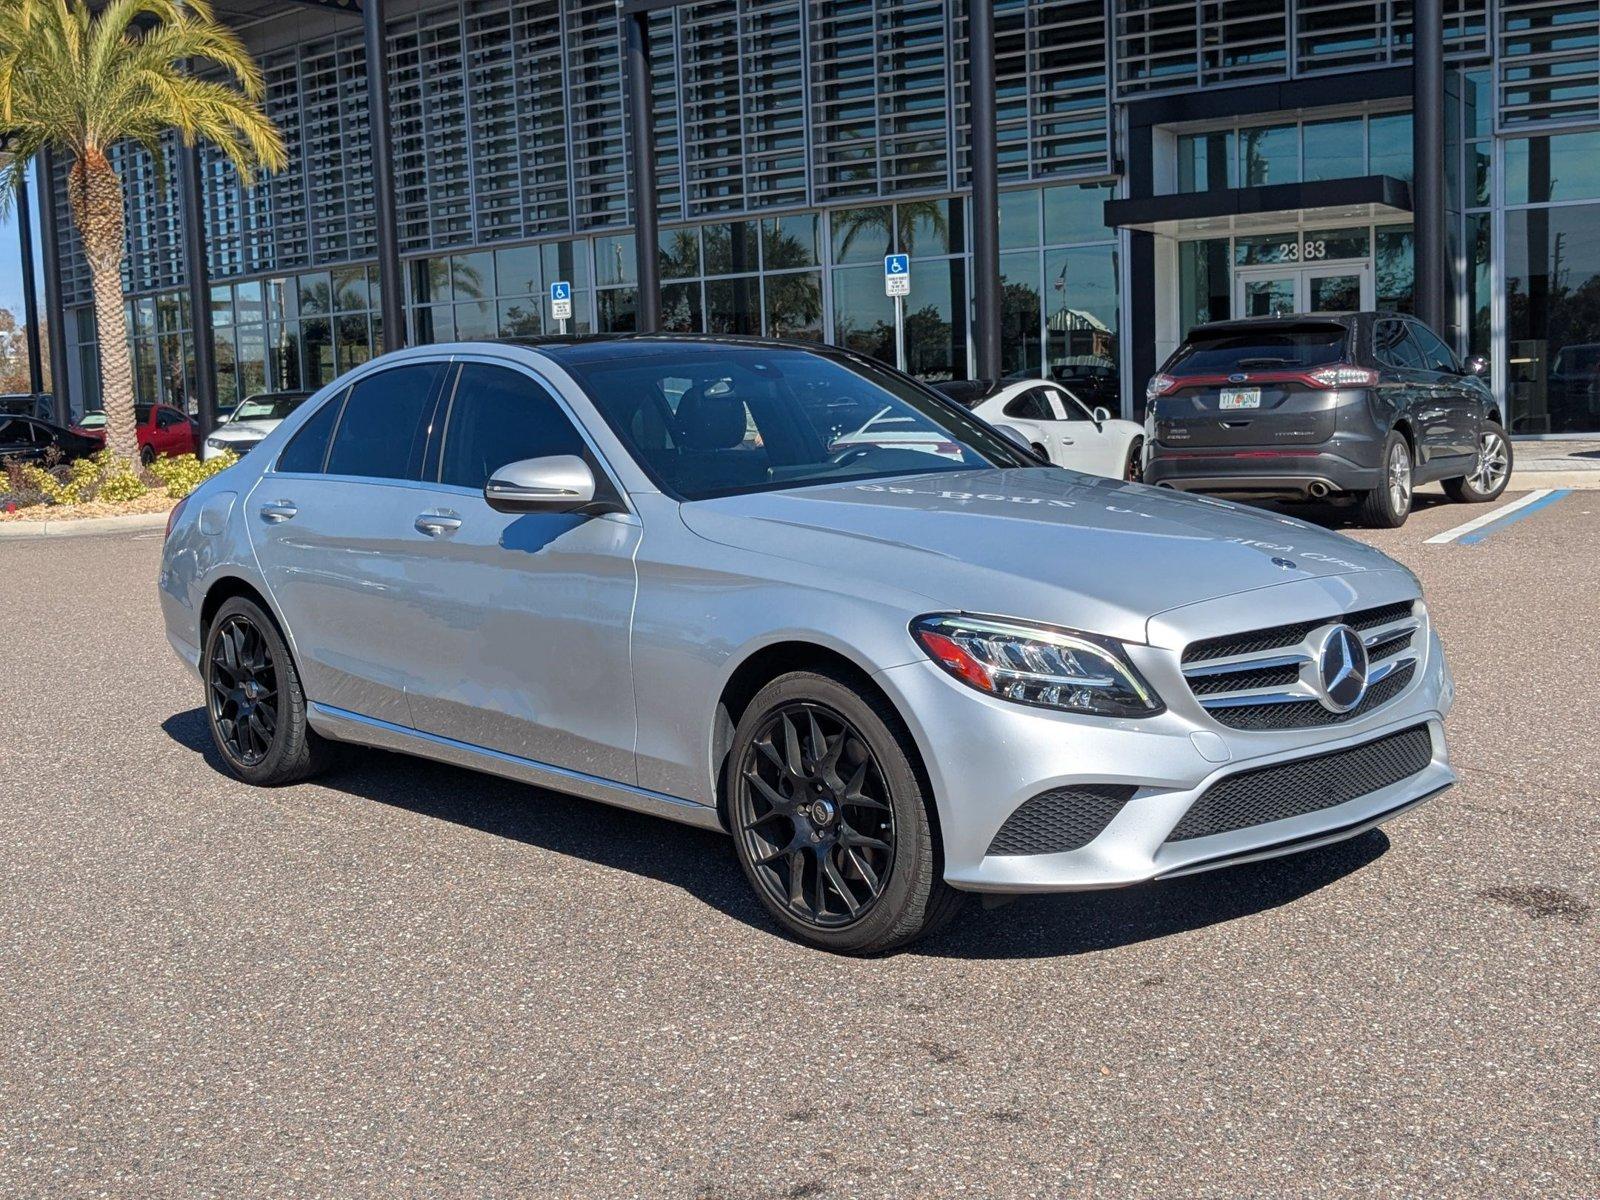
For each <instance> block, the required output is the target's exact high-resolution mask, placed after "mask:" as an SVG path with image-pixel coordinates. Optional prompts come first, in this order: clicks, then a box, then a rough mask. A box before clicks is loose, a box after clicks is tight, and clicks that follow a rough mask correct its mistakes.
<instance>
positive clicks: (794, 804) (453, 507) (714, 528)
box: [160, 337, 1455, 953]
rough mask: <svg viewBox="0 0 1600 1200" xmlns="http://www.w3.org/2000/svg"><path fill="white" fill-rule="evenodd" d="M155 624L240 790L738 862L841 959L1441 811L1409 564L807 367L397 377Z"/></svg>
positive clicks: (210, 485)
mask: <svg viewBox="0 0 1600 1200" xmlns="http://www.w3.org/2000/svg"><path fill="white" fill-rule="evenodd" d="M160 593H161V602H162V607H163V611H164V614H165V619H166V626H167V636H168V638H169V639H170V640H171V642H172V645H173V647H174V648H175V649H176V650H177V652H178V653H179V655H181V656H182V658H183V659H184V661H186V662H187V663H189V665H190V666H191V667H193V668H194V669H195V670H196V671H197V672H198V674H199V675H200V677H201V680H202V682H203V685H204V693H205V706H206V712H207V713H208V714H209V718H210V724H211V730H212V734H213V736H214V737H215V740H216V745H217V750H218V752H219V753H220V755H221V758H222V760H223V762H224V763H226V764H227V766H228V768H229V769H230V770H231V771H233V772H234V773H235V774H237V775H238V776H239V777H241V778H242V779H245V780H247V781H249V782H251V783H256V784H263V785H271V784H282V783H288V782H291V781H294V780H298V779H304V778H306V777H307V776H308V775H310V774H311V773H312V772H313V771H315V770H316V769H317V768H318V767H319V766H320V765H321V764H322V763H323V762H324V761H325V760H326V758H327V754H328V751H329V748H330V746H329V744H330V743H332V742H350V743H357V744H360V745H367V746H381V747H384V748H386V749H391V750H400V751H405V752H408V753H412V754H418V755H423V756H426V757H428V758H434V759H440V760H443V761H446V762H451V763H457V764H460V765H462V766H467V767H472V768H475V769H478V770H483V771H489V772H493V773H495V774H499V775H505V776H510V777H511V778H514V779H520V780H525V781H527V782H529V783H534V784H539V785H542V786H546V787H550V788H555V789H559V790H562V791H565V792H571V793H575V794H577V795H580V796H586V797H589V798H591V799H595V800H601V801H605V802H608V803H611V804H618V805H623V806H625V807H628V808H634V809H639V810H642V811H644V812H649V813H655V814H658V815H660V816H665V817H670V818H672V819H675V820H680V821H686V822H689V823H691V824H696V825H702V826H706V827H708V828H715V829H723V830H726V831H728V832H729V833H730V834H731V835H732V838H733V843H734V846H735V849H736V853H737V856H738V859H739V862H740V865H741V866H742V868H743V870H744V873H745V874H746V876H748V878H749V881H750V883H751V885H752V886H753V887H754V889H755V892H756V894H757V895H758V896H759V897H760V899H761V902H762V903H763V904H764V905H765V906H766V907H767V909H768V910H769V911H770V912H771V913H772V915H773V916H774V918H775V919H776V920H777V921H778V922H779V923H780V924H781V925H782V926H783V927H784V928H785V929H787V930H789V931H790V932H791V933H793V934H795V935H797V936H799V937H802V938H805V939H807V940H809V941H812V942H814V943H816V944H818V945H821V946H826V947H829V948H832V949H835V950H840V951H848V952H857V953H867V952H875V951H882V950H887V949H890V948H892V947H895V946H898V945H902V944H904V943H906V942H908V941H910V940H911V939H913V938H915V937H917V936H918V935H919V934H921V933H924V932H926V931H928V930H929V929H931V928H933V927H935V926H936V925H938V924H939V923H940V922H942V921H943V920H945V919H946V918H948V917H949V916H950V915H951V914H952V913H953V912H954V911H955V910H956V908H957V906H958V901H959V899H960V898H961V896H962V895H963V894H964V893H967V892H990V893H1007V892H1031V891H1055V890H1065V889H1078V888H1105V887H1115V886H1119V885H1124V884H1131V883H1138V882H1140V881H1144V880H1150V879H1158V878H1164V877H1167V876H1172V875H1181V874H1185V873H1188V872H1193V871H1202V870H1207V869H1210V868H1213V867H1221V866H1226V865H1228V864H1232V863H1239V862H1244V861H1248V860H1251V859H1258V858H1265V857H1268V856H1272V855H1278V854H1285V853H1289V852H1291V851H1295V850H1300V849H1304V848H1306V847H1310V846H1317V845H1321V844H1323V843H1327V842H1332V841H1335V840H1337V839H1340V838H1346V837H1350V836H1352V835H1354V834H1357V833H1360V832H1362V831H1363V830H1366V829H1369V828H1371V827H1372V826H1374V825H1376V824H1378V823H1379V822H1381V821H1384V820H1387V819H1388V818H1390V817H1392V816H1394V815H1395V814H1396V813H1399V812H1401V811H1403V810H1405V809H1407V808H1410V807H1412V806H1413V805H1416V804H1418V803H1420V802H1422V801H1423V800H1426V799H1427V798H1429V797H1431V796H1433V795H1435V794H1437V793H1438V792H1440V791H1441V790H1443V789H1444V788H1446V787H1448V786H1449V785H1450V784H1451V783H1452V782H1453V780H1454V778H1455V777H1454V775H1453V774H1452V772H1451V770H1450V767H1449V765H1448V760H1447V754H1446V748H1445V739H1444V729H1443V718H1444V716H1445V714H1446V713H1447V712H1448V711H1449V709H1450V706H1451V702H1452V700H1453V698H1454V686H1453V684H1452V682H1451V677H1450V673H1449V670H1448V668H1447V667H1446V665H1445V661H1444V655H1443V652H1442V651H1441V649H1440V645H1439V639H1438V637H1437V635H1436V634H1435V632H1434V630H1433V627H1432V624H1431V622H1430V621H1429V617H1428V610H1427V607H1426V605H1425V604H1424V602H1423V599H1422V596H1421V594H1420V591H1419V589H1418V585H1417V580H1416V578H1415V577H1414V576H1413V575H1412V574H1411V573H1410V572H1409V571H1407V570H1406V569H1405V568H1403V567H1401V566H1399V565H1398V564H1396V563H1395V562H1393V561H1392V560H1391V559H1389V558H1387V557H1386V556H1384V555H1383V554H1381V553H1379V552H1378V551H1376V550H1373V549H1370V548H1368V547H1365V546H1362V545H1360V544H1358V543H1356V542H1353V541H1350V540H1348V539H1346V538H1344V537H1341V536H1338V535H1336V534H1332V533H1328V532H1324V531H1322V530H1319V529H1316V528H1314V527H1312V526H1310V525H1307V524H1305V523H1304V522H1301V521H1298V520H1294V519H1291V518H1288V517H1281V516H1276V515H1273V514H1270V513H1265V512H1260V511H1256V510H1253V509H1248V508H1242V507H1239V506H1237V505H1234V504H1231V503H1226V502H1222V501H1217V500H1210V499H1205V498H1198V497H1192V496H1186V495H1181V494H1178V493H1176V492H1168V491H1160V490H1155V489H1152V488H1148V487H1144V486H1141V485H1138V484H1129V483H1123V482H1120V481H1116V480H1110V479H1099V478H1091V477H1089V476H1084V475H1078V474H1074V473H1072V472H1069V471H1064V470H1061V469H1058V468H1055V467H1049V466H1045V465H1042V464H1041V463H1040V462H1039V460H1038V459H1036V458H1035V457H1033V455H1032V454H1031V453H1030V452H1029V451H1027V450H1025V449H1023V448H1021V447H1018V446H1016V445H1014V444H1013V443H1012V442H1011V441H1010V440H1008V439H1007V437H1005V436H1002V435H1001V433H1000V432H999V431H997V430H996V429H994V428H993V427H991V426H988V425H986V424H984V423H983V422H981V421H979V420H978V419H977V418H975V417H973V416H972V415H971V414H970V413H968V412H967V411H965V410H964V409H963V408H961V407H960V406H958V405H956V404H954V403H953V402H951V401H949V400H947V399H945V398H943V397H942V396H940V395H938V394H937V393H935V392H933V391H930V390H929V389H927V388H925V387H923V386H922V385H921V384H918V383H916V382H914V381H912V380H910V379H908V378H906V377H905V376H902V375H900V374H898V373H896V372H894V371H891V370H888V369H886V368H885V367H883V366H881V365H880V364H878V363H876V362H873V361H871V360H868V359H864V358H860V357H857V356H855V355H853V354H850V353H848V352H846V351H843V350H838V349H833V348H828V347H822V346H799V345H792V344H785V343H778V342H756V341H745V340H717V339H710V338H667V337H632V338H610V339H579V340H570V341H568V340H563V341H552V342H548V343H530V344H512V343H481V344H480V343H471V344H458V345H438V346H429V347H426V348H418V349H414V350H407V351H402V352H399V353H396V354H391V355H387V356H385V357H383V358H379V359H377V360H375V361H373V362H371V363H368V364H366V365H365V366H363V367H361V368H359V369H358V370H356V371H353V372H351V373H350V374H348V375H346V376H344V377H343V378H342V379H340V380H338V381H337V382H336V383H334V384H332V385H330V386H329V387H326V388H324V389H323V390H322V391H321V392H319V393H318V394H317V395H315V396H314V397H313V398H312V399H311V400H309V401H307V402H306V403H305V404H304V405H302V406H301V407H300V408H299V409H298V410H296V411H295V412H294V413H293V414H292V415H291V416H290V417H289V418H288V419H287V420H285V421H284V422H283V424H282V425H281V426H280V427H279V428H278V429H276V430H274V431H273V432H272V433H270V434H268V435H267V437H266V439H265V440H264V441H263V443H262V444H261V446H260V448H259V449H258V450H257V451H256V452H255V453H252V454H251V455H250V456H249V458H248V459H246V460H244V461H242V462H240V463H239V464H237V465H235V466H233V467H231V468H229V469H228V470H226V471H224V472H222V473H221V474H219V475H217V476H216V477H214V478H213V479H211V480H209V481H208V482H207V483H205V484H204V485H202V486H201V487H200V488H199V489H198V490H197V491H196V492H195V493H194V494H193V495H192V496H190V497H189V499H188V500H187V501H186V502H184V503H182V504H180V505H179V506H178V508H177V509H176V510H174V512H173V515H172V520H171V522H170V524H169V527H168V533H167V541H166V548H165V553H164V555H163V558H162V564H161V577H160Z"/></svg>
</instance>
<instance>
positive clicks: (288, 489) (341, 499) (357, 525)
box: [246, 473, 425, 726]
mask: <svg viewBox="0 0 1600 1200" xmlns="http://www.w3.org/2000/svg"><path fill="white" fill-rule="evenodd" d="M424 504H425V494H423V493H419V492H418V491H417V488H416V485H414V484H406V483H399V482H394V483H385V482H382V481H378V480H335V479H318V478H313V477H307V476H292V475H277V474H272V473H269V474H267V475H265V476H263V477H262V479H261V481H260V483H258V484H257V485H256V487H255V488H254V489H253V491H252V493H251V495H250V499H249V505H248V508H247V509H246V514H247V520H248V523H249V528H250V531H251V535H252V537H253V539H254V542H255V549H256V558H257V560H258V561H259V562H260V564H261V569H262V573H263V574H264V576H265V577H266V581H267V587H268V589H269V590H270V591H271V593H272V598H273V600H274V601H275V602H276V603H277V605H278V610H279V612H280V613H282V614H283V617H284V620H285V622H286V623H287V624H288V626H289V630H290V634H291V636H292V638H293V640H294V649H295V660H296V661H297V662H298V663H299V665H300V670H301V674H302V676H303V678H304V682H305V690H306V697H307V698H308V699H311V700H315V701H317V702H319V703H322V704H331V705H333V706H334V707H336V708H343V709H348V710H349V711H351V712H356V713H360V714H361V715H363V716H367V717H376V718H377V719H379V720H382V721H390V722H393V723H394V724H396V725H406V726H409V725H412V724H414V722H413V720H412V714H411V708H410V705H409V703H408V701H407V699H406V689H407V685H408V683H409V682H410V680H411V678H412V666H413V658H412V655H411V653H410V650H409V648H410V647H412V646H414V645H415V644H416V642H417V639H418V638H419V637H420V636H422V635H423V634H424V632H425V630H424V627H423V626H422V625H421V624H420V622H419V620H418V616H419V614H418V613H417V610H416V606H415V604H414V603H413V602H412V601H411V600H410V599H409V596H410V595H411V593H412V590H413V588H414V586H415V582H414V577H415V576H416V574H417V573H418V570H419V568H420V564H419V563H418V562H417V561H416V560H415V557H414V551H415V550H416V549H417V547H416V545H415V544H414V543H415V540H416V539H415V537H414V535H413V536H411V537H407V536H406V534H407V533H409V532H410V531H411V522H412V520H413V518H414V517H415V515H416V513H417V512H419V511H420V510H421V508H422V506H423V505H424Z"/></svg>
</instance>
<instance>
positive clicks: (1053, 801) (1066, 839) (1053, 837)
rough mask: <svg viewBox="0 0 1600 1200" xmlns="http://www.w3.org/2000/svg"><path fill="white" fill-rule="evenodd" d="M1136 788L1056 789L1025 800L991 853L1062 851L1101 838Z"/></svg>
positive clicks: (1083, 786) (1090, 786)
mask: <svg viewBox="0 0 1600 1200" xmlns="http://www.w3.org/2000/svg"><path fill="white" fill-rule="evenodd" d="M1133 793H1134V789H1133V788H1131V787H1118V786H1114V785H1111V784H1080V785H1078V786H1076V787H1065V788H1054V789H1052V790H1051V791H1048V792H1040V793H1039V794H1038V795H1037V796H1034V797H1032V798H1031V799H1029V800H1025V801H1023V803H1022V804H1020V805H1018V806H1017V810H1016V812H1014V813H1012V814H1011V815H1010V816H1009V817H1007V818H1006V823H1005V824H1004V825H1002V826H1000V832H999V833H997V834H995V835H994V841H992V842H990V843H989V853H990V854H1004V855H1015V854H1060V853H1062V852H1063V851H1066V850H1081V849H1082V848H1083V847H1085V846H1087V845H1088V844H1089V843H1090V842H1092V841H1094V839H1095V838H1097V837H1099V836H1100V834H1101V833H1102V832H1103V831H1104V829H1105V827H1106V826H1107V825H1109V824H1111V819H1112V818H1113V817H1115V816H1116V815H1117V814H1118V813H1119V812H1121V811H1122V806H1123V805H1125V804H1127V802H1128V801H1129V800H1131V799H1133Z"/></svg>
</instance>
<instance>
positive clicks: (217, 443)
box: [206, 438, 228, 450]
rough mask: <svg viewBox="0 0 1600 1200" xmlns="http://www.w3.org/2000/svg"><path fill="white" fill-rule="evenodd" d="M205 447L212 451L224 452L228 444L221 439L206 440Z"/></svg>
mask: <svg viewBox="0 0 1600 1200" xmlns="http://www.w3.org/2000/svg"><path fill="white" fill-rule="evenodd" d="M206 445H208V446H210V447H211V448H212V449H213V450H226V449H227V448H228V443H227V442H225V441H223V440H222V439H221V438H207V439H206Z"/></svg>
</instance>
